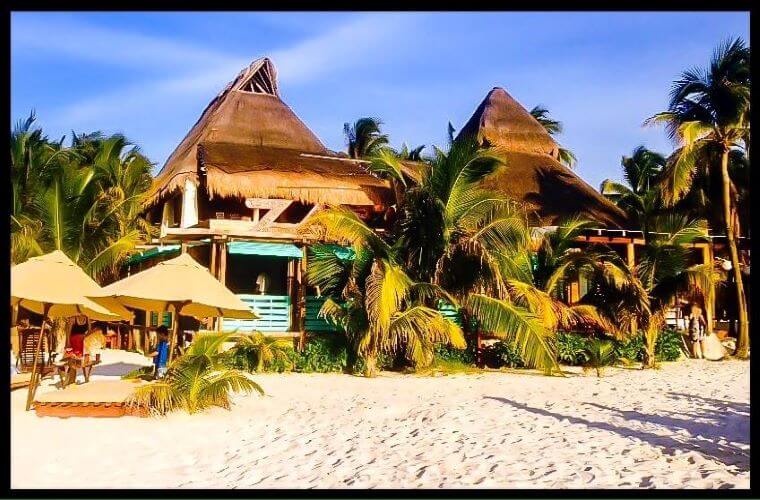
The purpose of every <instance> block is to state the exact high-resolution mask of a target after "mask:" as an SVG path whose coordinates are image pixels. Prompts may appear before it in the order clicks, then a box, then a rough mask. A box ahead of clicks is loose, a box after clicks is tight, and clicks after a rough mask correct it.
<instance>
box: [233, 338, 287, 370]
mask: <svg viewBox="0 0 760 500" xmlns="http://www.w3.org/2000/svg"><path fill="white" fill-rule="evenodd" d="M226 353H227V356H229V363H230V366H232V367H233V368H239V369H241V370H246V371H249V372H254V371H255V372H261V371H264V370H265V369H266V368H269V367H271V366H272V365H274V364H275V363H278V362H280V363H283V362H288V361H289V359H290V358H289V357H288V351H287V349H286V348H285V347H284V346H283V345H282V343H281V342H279V341H278V340H277V339H276V338H274V337H267V336H265V335H263V334H261V333H259V332H254V333H252V334H250V335H240V336H239V338H238V339H237V341H236V342H235V345H234V346H233V347H232V348H231V349H230V350H228V351H226Z"/></svg>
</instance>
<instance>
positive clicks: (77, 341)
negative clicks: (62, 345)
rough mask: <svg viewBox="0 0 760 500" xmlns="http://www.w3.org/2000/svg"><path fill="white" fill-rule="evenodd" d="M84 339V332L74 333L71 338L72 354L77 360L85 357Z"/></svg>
mask: <svg viewBox="0 0 760 500" xmlns="http://www.w3.org/2000/svg"><path fill="white" fill-rule="evenodd" d="M84 337H85V334H84V332H72V333H71V337H69V346H70V347H71V354H72V355H73V356H76V357H77V358H81V357H82V356H83V355H84Z"/></svg>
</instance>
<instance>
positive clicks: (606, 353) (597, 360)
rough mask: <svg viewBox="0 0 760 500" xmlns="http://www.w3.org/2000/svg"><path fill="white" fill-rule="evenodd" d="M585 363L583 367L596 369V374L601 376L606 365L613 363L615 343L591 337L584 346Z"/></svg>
mask: <svg viewBox="0 0 760 500" xmlns="http://www.w3.org/2000/svg"><path fill="white" fill-rule="evenodd" d="M585 352H586V358H587V359H588V361H586V364H585V365H584V369H587V370H589V369H594V370H596V376H597V377H601V376H602V373H603V372H604V368H605V367H606V366H610V365H613V364H615V362H616V361H617V357H616V355H615V344H614V343H613V342H612V341H611V340H607V339H597V338H594V339H591V340H589V342H588V346H587V347H586V351H585Z"/></svg>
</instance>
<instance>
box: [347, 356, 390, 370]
mask: <svg viewBox="0 0 760 500" xmlns="http://www.w3.org/2000/svg"><path fill="white" fill-rule="evenodd" d="M393 368H394V367H393V357H392V356H389V355H387V354H385V353H384V352H381V353H380V354H379V355H378V356H377V369H378V370H392V369H393ZM363 372H364V358H362V357H359V359H357V360H356V365H355V366H354V373H357V374H360V373H363Z"/></svg>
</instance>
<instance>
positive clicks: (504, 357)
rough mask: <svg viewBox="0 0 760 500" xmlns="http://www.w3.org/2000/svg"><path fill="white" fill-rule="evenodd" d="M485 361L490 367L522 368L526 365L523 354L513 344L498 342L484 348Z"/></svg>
mask: <svg viewBox="0 0 760 500" xmlns="http://www.w3.org/2000/svg"><path fill="white" fill-rule="evenodd" d="M483 363H484V364H485V365H486V366H487V367H489V368H502V367H504V366H506V367H508V368H522V367H523V366H525V363H524V362H523V359H522V356H520V353H519V352H518V351H517V349H515V348H514V347H513V346H512V345H511V344H509V343H507V342H501V341H499V342H496V343H494V344H492V345H489V346H486V347H485V348H484V349H483Z"/></svg>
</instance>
